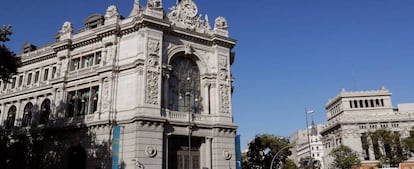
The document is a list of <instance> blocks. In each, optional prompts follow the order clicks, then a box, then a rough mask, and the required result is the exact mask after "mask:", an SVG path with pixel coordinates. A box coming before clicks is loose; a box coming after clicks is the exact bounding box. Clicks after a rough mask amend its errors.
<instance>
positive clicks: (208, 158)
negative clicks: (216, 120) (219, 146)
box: [206, 137, 213, 169]
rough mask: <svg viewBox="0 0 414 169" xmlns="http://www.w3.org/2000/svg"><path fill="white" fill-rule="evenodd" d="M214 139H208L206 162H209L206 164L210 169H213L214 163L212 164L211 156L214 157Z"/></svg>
mask: <svg viewBox="0 0 414 169" xmlns="http://www.w3.org/2000/svg"><path fill="white" fill-rule="evenodd" d="M212 139H213V138H212V137H206V162H207V163H206V164H207V168H208V169H211V167H212V163H211V155H212V152H211V149H212V147H211V141H212Z"/></svg>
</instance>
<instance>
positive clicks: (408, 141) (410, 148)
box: [402, 126, 414, 153]
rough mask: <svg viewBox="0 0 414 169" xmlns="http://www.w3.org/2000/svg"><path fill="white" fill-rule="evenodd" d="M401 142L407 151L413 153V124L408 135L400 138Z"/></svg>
mask: <svg viewBox="0 0 414 169" xmlns="http://www.w3.org/2000/svg"><path fill="white" fill-rule="evenodd" d="M402 144H403V147H404V150H406V151H407V153H414V126H413V127H412V128H411V131H410V136H409V137H407V138H404V139H402Z"/></svg>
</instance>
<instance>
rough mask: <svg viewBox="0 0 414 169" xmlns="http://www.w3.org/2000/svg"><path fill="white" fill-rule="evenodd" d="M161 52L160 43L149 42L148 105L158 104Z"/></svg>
mask: <svg viewBox="0 0 414 169" xmlns="http://www.w3.org/2000/svg"><path fill="white" fill-rule="evenodd" d="M159 50H160V42H159V41H156V40H151V41H149V42H148V52H149V55H148V58H147V90H146V94H147V97H146V103H147V104H153V105H157V104H158V102H159V101H158V93H159V91H158V89H159V87H158V84H159V82H158V80H159V79H160V78H159V75H160V74H161V73H160V64H159Z"/></svg>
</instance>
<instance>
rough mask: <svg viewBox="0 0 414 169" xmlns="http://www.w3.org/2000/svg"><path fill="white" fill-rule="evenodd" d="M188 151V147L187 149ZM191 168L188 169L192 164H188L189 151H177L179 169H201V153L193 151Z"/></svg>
mask: <svg viewBox="0 0 414 169" xmlns="http://www.w3.org/2000/svg"><path fill="white" fill-rule="evenodd" d="M186 148H187V149H188V147H186ZM190 160H191V166H192V167H191V168H188V165H190V163H189V162H188V151H185V150H178V151H177V169H199V168H200V152H199V151H194V150H192V151H191V158H190Z"/></svg>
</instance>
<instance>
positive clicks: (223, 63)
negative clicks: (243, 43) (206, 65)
mask: <svg viewBox="0 0 414 169" xmlns="http://www.w3.org/2000/svg"><path fill="white" fill-rule="evenodd" d="M219 67H220V68H224V69H226V68H227V59H226V58H225V57H220V59H219Z"/></svg>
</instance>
